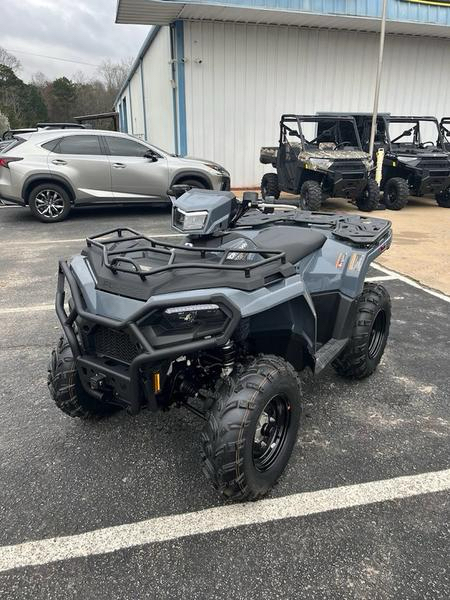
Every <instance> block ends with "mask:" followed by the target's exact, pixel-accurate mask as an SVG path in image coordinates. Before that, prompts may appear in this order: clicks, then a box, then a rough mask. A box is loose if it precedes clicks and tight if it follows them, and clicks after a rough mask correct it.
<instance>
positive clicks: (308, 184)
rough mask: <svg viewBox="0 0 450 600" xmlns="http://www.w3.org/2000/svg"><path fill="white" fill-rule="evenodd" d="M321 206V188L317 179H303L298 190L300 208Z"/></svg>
mask: <svg viewBox="0 0 450 600" xmlns="http://www.w3.org/2000/svg"><path fill="white" fill-rule="evenodd" d="M321 206H322V188H321V187H320V184H319V183H317V181H305V183H304V184H303V185H302V189H301V190H300V208H301V209H302V210H320V207H321Z"/></svg>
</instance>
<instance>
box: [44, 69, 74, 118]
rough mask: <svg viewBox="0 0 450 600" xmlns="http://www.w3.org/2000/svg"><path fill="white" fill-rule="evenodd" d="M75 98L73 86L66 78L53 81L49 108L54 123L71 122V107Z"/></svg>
mask: <svg viewBox="0 0 450 600" xmlns="http://www.w3.org/2000/svg"><path fill="white" fill-rule="evenodd" d="M76 97H77V90H76V86H75V84H74V83H73V82H72V81H70V79H67V77H59V79H55V81H54V82H53V84H52V86H51V92H50V99H49V100H50V108H51V116H52V120H54V121H57V122H58V121H60V122H65V121H71V120H72V118H73V105H74V103H75V100H76Z"/></svg>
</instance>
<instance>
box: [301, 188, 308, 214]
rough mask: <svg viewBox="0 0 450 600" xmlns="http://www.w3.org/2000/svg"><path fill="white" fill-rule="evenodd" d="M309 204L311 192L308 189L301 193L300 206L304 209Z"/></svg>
mask: <svg viewBox="0 0 450 600" xmlns="http://www.w3.org/2000/svg"><path fill="white" fill-rule="evenodd" d="M308 206H309V192H308V190H305V191H304V192H303V193H302V194H301V195H300V208H303V210H305V209H307V208H308Z"/></svg>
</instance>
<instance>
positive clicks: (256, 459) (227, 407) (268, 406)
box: [202, 355, 302, 500]
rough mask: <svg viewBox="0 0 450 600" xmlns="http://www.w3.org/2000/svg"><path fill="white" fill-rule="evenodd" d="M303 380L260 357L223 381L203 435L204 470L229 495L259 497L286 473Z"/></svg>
mask: <svg viewBox="0 0 450 600" xmlns="http://www.w3.org/2000/svg"><path fill="white" fill-rule="evenodd" d="M301 412H302V411H301V404H300V380H299V378H298V376H297V373H296V372H295V370H294V368H293V367H292V366H291V365H290V364H289V363H288V362H286V361H285V360H283V359H282V358H280V357H278V356H268V355H261V356H258V357H257V358H256V359H252V361H251V362H250V363H249V364H247V365H246V366H245V367H243V366H241V367H240V368H239V369H237V370H236V373H234V374H232V375H231V376H230V377H227V378H226V379H225V380H222V381H221V382H220V383H219V386H218V389H217V391H216V399H215V402H214V404H213V406H212V409H211V412H210V416H209V420H208V422H207V425H206V427H205V430H204V432H203V434H202V459H203V470H204V472H205V474H206V476H207V477H208V478H209V479H210V481H211V482H212V484H213V486H214V487H215V488H216V489H217V490H218V491H219V492H220V493H221V494H222V496H224V497H225V498H228V499H232V500H257V499H258V498H261V497H262V496H264V495H265V494H266V493H267V492H268V491H269V490H270V488H271V487H272V486H273V485H274V484H275V482H276V481H277V479H278V478H279V477H280V475H281V474H282V472H283V471H284V469H285V467H286V465H287V463H288V460H289V457H290V456H291V453H292V449H293V447H294V444H295V441H296V439H297V430H298V426H299V422H300V416H301Z"/></svg>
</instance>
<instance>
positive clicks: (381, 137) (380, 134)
mask: <svg viewBox="0 0 450 600" xmlns="http://www.w3.org/2000/svg"><path fill="white" fill-rule="evenodd" d="M317 115H318V116H320V117H328V118H330V117H332V118H333V119H340V118H353V119H354V120H355V122H356V119H357V118H359V117H361V118H363V119H369V118H370V119H371V118H372V113H369V112H367V113H365V112H355V113H351V115H346V114H345V113H334V112H329V113H328V112H319V113H317ZM414 121H416V122H417V123H416V127H417V129H419V127H418V126H417V125H418V123H419V122H420V121H428V122H432V123H435V124H436V127H437V129H438V139H437V143H436V146H437V147H438V148H442V149H443V148H444V144H445V139H444V133H445V131H447V133H448V135H449V136H450V117H444V118H443V119H442V120H441V122H440V123H438V121H437V119H436V118H435V117H432V116H411V117H408V116H406V115H391V114H390V113H378V115H377V131H376V134H375V141H376V142H378V143H383V144H384V145H387V146H388V148H389V150H390V151H391V152H392V151H394V150H395V149H394V148H393V147H392V144H395V139H394V140H391V138H390V135H389V124H390V123H413V122H414ZM380 123H382V127H379V124H380ZM446 125H448V126H449V127H448V128H446V127H445V126H446ZM357 129H358V125H357ZM411 129H412V128H410V129H408V130H407V131H411ZM444 130H445V131H444ZM358 133H359V129H358ZM369 133H370V132H369ZM404 134H406V131H405V132H404ZM396 139H399V138H398V137H397V138H396ZM366 141H367V143H368V138H367V140H366ZM449 141H450V140H449Z"/></svg>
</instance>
